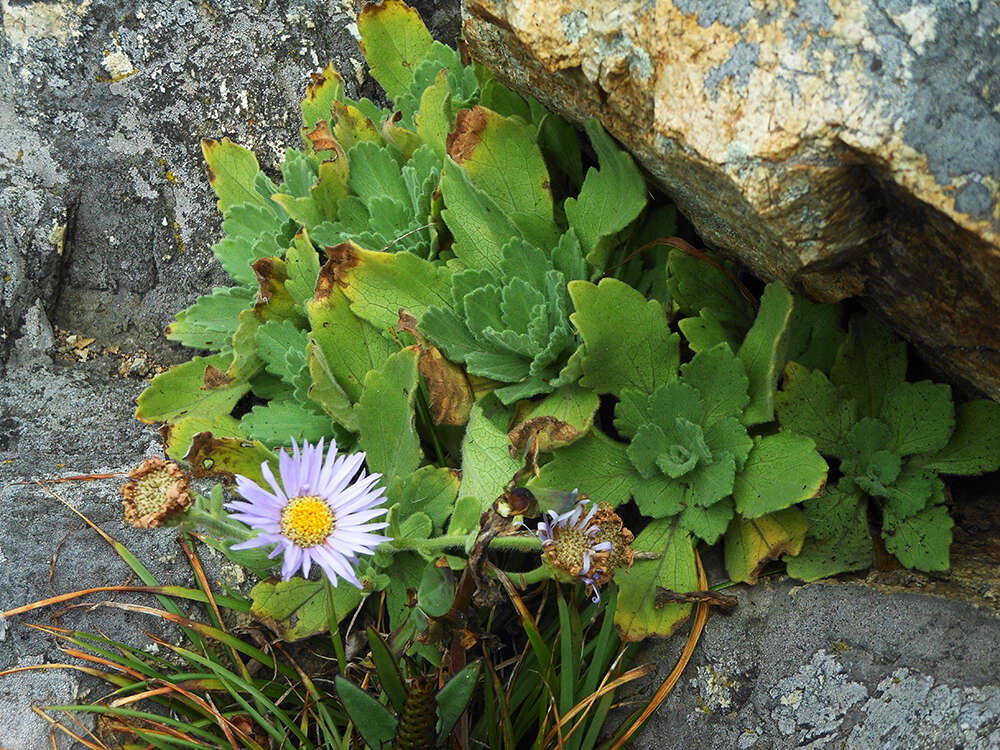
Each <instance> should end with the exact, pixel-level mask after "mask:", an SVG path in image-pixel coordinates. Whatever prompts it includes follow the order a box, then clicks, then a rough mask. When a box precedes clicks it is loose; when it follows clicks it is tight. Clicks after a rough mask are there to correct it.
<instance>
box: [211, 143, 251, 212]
mask: <svg viewBox="0 0 1000 750" xmlns="http://www.w3.org/2000/svg"><path fill="white" fill-rule="evenodd" d="M201 151H202V153H203V154H204V155H205V171H206V172H208V181H209V182H210V183H211V184H212V189H213V190H214V191H215V194H216V195H217V196H219V210H220V211H221V212H222V213H223V214H225V213H226V211H228V210H229V209H230V208H231V207H233V206H236V205H239V204H240V203H260V204H263V203H264V197H263V196H262V195H261V194H260V193H258V192H257V191H256V190H255V189H254V186H253V185H254V178H256V177H257V173H258V172H259V171H260V165H259V164H258V163H257V157H256V156H254V155H253V152H252V151H249V150H247V149H245V148H243V147H242V146H238V145H237V144H235V143H233V142H232V141H231V140H229V139H228V138H223V139H222V142H221V143H220V142H219V141H213V140H211V139H205V140H203V141H202V142H201Z"/></svg>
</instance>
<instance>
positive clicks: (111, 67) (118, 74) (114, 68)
mask: <svg viewBox="0 0 1000 750" xmlns="http://www.w3.org/2000/svg"><path fill="white" fill-rule="evenodd" d="M101 65H102V66H104V69H105V70H106V71H108V76H109V77H110V78H111V80H112V81H120V80H121V79H122V78H126V77H127V76H130V75H132V74H133V73H135V66H134V65H132V61H131V60H130V59H129V56H128V55H126V54H125V52H124V51H123V50H122V49H121V48H116V49H115V50H108V51H107V52H106V53H105V55H104V59H103V60H101Z"/></svg>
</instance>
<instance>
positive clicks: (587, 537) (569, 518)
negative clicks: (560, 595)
mask: <svg viewBox="0 0 1000 750" xmlns="http://www.w3.org/2000/svg"><path fill="white" fill-rule="evenodd" d="M573 494H574V495H577V494H578V493H577V491H576V490H574V491H573ZM586 507H587V501H586V499H585V497H583V496H581V499H580V500H578V501H577V503H576V505H575V507H574V508H572V509H571V510H568V511H566V512H565V513H556V512H555V511H552V510H550V511H549V512H548V520H547V521H542V522H540V523H539V524H538V531H537V534H538V538H539V539H540V540H541V542H542V557H543V558H544V559H546V560H547V561H548V562H549V563H550V564H552V565H554V566H556V567H557V568H562V569H563V570H565V571H567V572H568V573H569V574H570V575H572V576H576V577H577V578H579V579H580V580H581V581H583V583H584V584H586V585H587V586H589V587H590V590H591V591H592V592H593V594H594V596H593V601H594V602H595V603H596V602H598V601H600V594H598V592H597V587H598V585H599V584H600V583H601V580H602V577H603V576H604V575H605V568H606V566H607V560H608V556H609V555H610V554H611V547H612V545H611V542H607V541H605V542H598V541H597V536H598V533H599V532H600V527H599V526H598V525H597V524H596V523H594V516H595V514H596V513H597V509H598V508H597V506H596V505H594V506H591V508H590V510H589V511H586Z"/></svg>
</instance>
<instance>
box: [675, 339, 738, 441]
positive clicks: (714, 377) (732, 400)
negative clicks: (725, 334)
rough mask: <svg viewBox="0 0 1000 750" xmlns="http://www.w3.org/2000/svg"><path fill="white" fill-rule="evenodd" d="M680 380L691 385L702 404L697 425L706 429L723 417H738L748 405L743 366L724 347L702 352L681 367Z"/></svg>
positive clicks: (729, 350)
mask: <svg viewBox="0 0 1000 750" xmlns="http://www.w3.org/2000/svg"><path fill="white" fill-rule="evenodd" d="M681 381H682V382H684V383H687V384H689V385H693V386H694V387H695V388H697V389H698V391H699V392H700V393H701V396H702V400H703V401H704V402H705V413H704V415H703V416H702V418H701V424H703V425H705V426H708V425H711V424H712V423H714V422H715V421H717V420H719V419H722V418H723V417H739V416H740V415H741V414H742V413H743V409H744V407H746V405H747V404H748V403H749V401H750V397H749V396H748V395H747V388H748V387H749V382H750V381H749V380H748V378H747V374H746V371H745V370H744V369H743V364H742V363H741V362H740V360H739V359H738V358H737V357H736V355H734V354H733V352H732V350H731V349H730V348H729V345H728V344H717V345H716V346H714V347H712V348H711V349H703V350H702V351H700V352H698V353H697V354H695V356H694V359H692V360H691V361H690V362H688V363H687V364H685V365H682V366H681Z"/></svg>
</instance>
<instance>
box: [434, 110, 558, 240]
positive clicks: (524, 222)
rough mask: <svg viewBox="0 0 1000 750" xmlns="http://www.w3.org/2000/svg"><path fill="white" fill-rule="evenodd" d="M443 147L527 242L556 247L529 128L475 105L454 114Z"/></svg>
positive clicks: (544, 171)
mask: <svg viewBox="0 0 1000 750" xmlns="http://www.w3.org/2000/svg"><path fill="white" fill-rule="evenodd" d="M448 143H449V147H448V155H449V156H450V157H451V158H452V159H453V160H454V161H455V162H456V163H457V164H458V165H459V166H461V167H463V168H464V169H465V170H466V172H467V173H468V175H469V178H470V179H471V180H472V182H473V184H474V185H475V186H476V187H477V188H479V189H480V190H481V191H482V192H483V193H485V194H486V195H487V196H489V198H490V199H491V200H492V201H493V202H494V203H495V204H496V205H497V207H499V209H500V210H501V211H502V212H503V213H504V214H505V215H506V216H507V218H508V219H509V220H510V221H511V223H513V224H514V226H516V227H517V228H518V229H519V230H520V232H521V234H523V235H524V238H525V239H526V240H528V242H530V243H531V244H533V245H536V246H538V247H543V248H548V247H552V246H553V245H555V244H556V242H557V241H558V239H559V230H558V228H557V227H556V224H555V221H554V219H553V205H552V192H551V189H550V188H549V172H548V168H547V167H546V166H545V159H543V158H542V152H541V151H540V150H539V149H538V146H537V145H536V144H535V138H534V134H533V133H532V131H531V128H529V127H528V126H527V125H525V124H524V123H522V122H521V121H520V120H519V119H515V118H509V117H502V116H501V115H499V114H497V113H496V112H492V111H490V110H488V109H485V108H484V107H479V106H477V107H475V108H473V109H472V110H462V111H460V112H459V114H458V119H457V120H456V122H455V129H454V131H453V132H452V135H451V136H450V138H449V142H448Z"/></svg>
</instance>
